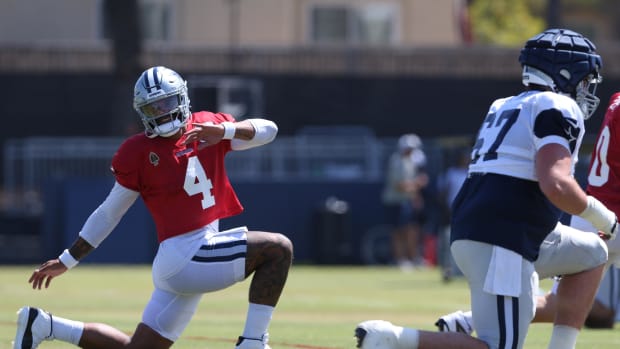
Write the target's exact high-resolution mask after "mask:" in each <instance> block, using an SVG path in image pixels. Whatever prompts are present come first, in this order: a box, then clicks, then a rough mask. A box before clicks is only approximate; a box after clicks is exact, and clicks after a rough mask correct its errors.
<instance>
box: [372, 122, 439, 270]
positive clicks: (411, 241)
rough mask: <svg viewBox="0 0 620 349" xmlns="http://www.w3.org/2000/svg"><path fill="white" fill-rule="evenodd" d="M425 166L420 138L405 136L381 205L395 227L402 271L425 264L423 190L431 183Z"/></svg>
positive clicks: (394, 249) (396, 258)
mask: <svg viewBox="0 0 620 349" xmlns="http://www.w3.org/2000/svg"><path fill="white" fill-rule="evenodd" d="M425 165H426V155H425V154H424V152H423V151H422V141H421V140H420V137H418V136H417V135H415V134H405V135H402V136H401V137H400V138H399V139H398V145H397V150H396V151H395V152H394V153H393V154H392V155H391V156H390V159H389V163H388V169H387V174H386V181H385V187H384V190H383V193H382V202H383V204H384V206H385V208H386V215H387V218H388V221H389V223H390V224H391V225H392V226H393V230H392V234H391V246H392V256H393V258H394V262H395V263H396V264H397V265H398V266H399V267H400V268H401V269H402V270H403V271H407V270H410V269H411V268H413V267H414V266H415V265H416V264H420V263H422V262H421V258H420V251H419V242H420V235H421V230H422V225H423V224H424V205H425V203H424V196H423V193H422V190H423V189H424V188H425V187H426V186H427V185H428V180H429V179H428V175H427V173H426V171H425Z"/></svg>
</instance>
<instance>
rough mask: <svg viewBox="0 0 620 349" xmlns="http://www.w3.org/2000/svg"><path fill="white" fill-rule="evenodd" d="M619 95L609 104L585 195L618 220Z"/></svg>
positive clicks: (594, 152) (619, 175) (593, 155)
mask: <svg viewBox="0 0 620 349" xmlns="http://www.w3.org/2000/svg"><path fill="white" fill-rule="evenodd" d="M619 137H620V93H616V94H614V95H613V96H612V97H611V99H610V101H609V106H608V107H607V111H606V112H605V118H604V119H603V123H602V124H601V129H600V131H599V134H598V138H597V139H596V145H595V147H594V150H593V152H592V159H591V160H590V169H589V170H588V187H587V189H586V191H587V192H588V194H590V195H592V196H594V197H595V198H597V199H599V200H600V201H601V202H602V203H604V204H605V206H607V208H609V209H610V210H612V211H614V212H615V213H616V215H618V216H620V139H619Z"/></svg>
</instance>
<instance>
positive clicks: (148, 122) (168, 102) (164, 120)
mask: <svg viewBox="0 0 620 349" xmlns="http://www.w3.org/2000/svg"><path fill="white" fill-rule="evenodd" d="M186 99H187V97H186V96H185V95H184V94H182V93H180V94H176V95H172V96H168V97H165V98H162V99H159V100H156V101H153V102H151V103H148V104H145V105H143V106H141V107H139V113H140V118H141V119H142V123H143V124H144V127H145V129H146V133H147V135H153V137H154V136H161V137H170V136H173V135H174V134H176V133H177V132H178V131H179V130H180V129H181V128H183V127H185V125H186V124H187V120H188V117H189V108H188V107H187V102H186Z"/></svg>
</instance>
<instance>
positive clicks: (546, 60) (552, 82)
mask: <svg viewBox="0 0 620 349" xmlns="http://www.w3.org/2000/svg"><path fill="white" fill-rule="evenodd" d="M519 62H520V63H521V65H522V66H523V74H522V78H523V84H524V85H526V86H529V85H530V84H534V85H542V86H546V87H548V88H550V89H551V90H552V91H554V92H557V93H562V94H566V95H569V96H571V97H572V98H573V99H575V101H576V102H577V104H578V105H579V107H580V108H581V110H582V111H583V113H584V118H585V119H587V118H589V117H590V116H591V115H592V113H594V111H595V110H596V108H597V107H598V105H599V102H600V100H599V98H598V97H596V95H595V93H596V85H597V84H598V83H600V82H601V81H602V77H601V75H600V74H599V71H600V69H601V67H602V66H603V61H602V59H601V56H599V55H598V54H596V47H595V46H594V44H593V43H592V42H591V41H590V40H589V39H588V38H586V37H584V36H583V35H581V34H579V33H576V32H574V31H571V30H568V29H549V30H546V31H544V32H542V33H540V34H538V35H536V36H534V37H532V38H531V39H529V40H528V41H527V42H526V43H525V47H523V49H521V54H520V55H519Z"/></svg>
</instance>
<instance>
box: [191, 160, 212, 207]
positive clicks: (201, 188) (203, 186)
mask: <svg viewBox="0 0 620 349" xmlns="http://www.w3.org/2000/svg"><path fill="white" fill-rule="evenodd" d="M183 189H185V192H186V193H187V194H188V195H189V196H194V195H197V194H202V201H201V203H202V209H203V210H206V209H207V208H209V207H211V206H213V205H215V198H214V197H213V195H211V189H213V184H212V183H211V180H210V179H209V178H207V174H206V173H205V170H204V168H203V167H202V165H201V164H200V161H198V158H197V157H195V156H192V157H190V158H189V159H188V160H187V170H186V171H185V183H184V184H183Z"/></svg>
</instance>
